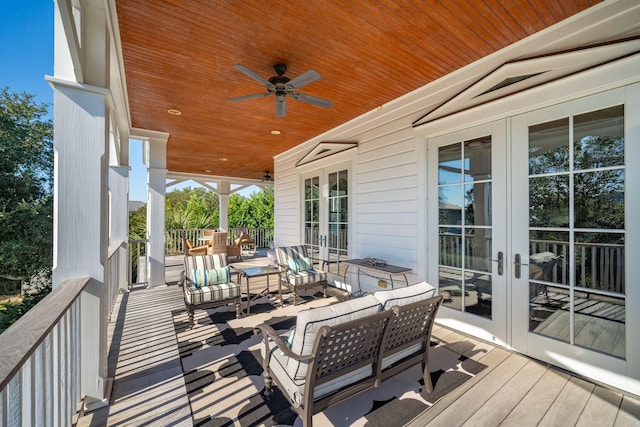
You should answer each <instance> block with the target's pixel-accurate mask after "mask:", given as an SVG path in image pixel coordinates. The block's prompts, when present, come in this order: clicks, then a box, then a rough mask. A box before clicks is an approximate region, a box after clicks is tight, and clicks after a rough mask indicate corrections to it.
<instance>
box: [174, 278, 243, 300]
mask: <svg viewBox="0 0 640 427" xmlns="http://www.w3.org/2000/svg"><path fill="white" fill-rule="evenodd" d="M241 294H242V290H241V289H240V285H239V284H238V283H233V282H229V283H222V284H220V285H210V286H203V287H201V288H193V287H191V286H185V287H184V299H185V301H186V302H187V304H190V305H197V304H203V303H207V302H212V301H224V300H228V299H232V298H236V297H240V295H241Z"/></svg>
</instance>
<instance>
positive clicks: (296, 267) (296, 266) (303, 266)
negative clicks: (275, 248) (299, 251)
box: [287, 257, 313, 273]
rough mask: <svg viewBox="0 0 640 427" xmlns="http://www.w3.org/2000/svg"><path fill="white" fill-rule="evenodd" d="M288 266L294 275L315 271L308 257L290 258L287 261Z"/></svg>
mask: <svg viewBox="0 0 640 427" xmlns="http://www.w3.org/2000/svg"><path fill="white" fill-rule="evenodd" d="M287 265H288V266H289V270H290V271H291V272H292V273H299V272H301V271H308V270H313V262H311V259H310V258H308V257H302V258H289V259H288V260H287Z"/></svg>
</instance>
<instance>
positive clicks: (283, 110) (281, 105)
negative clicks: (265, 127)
mask: <svg viewBox="0 0 640 427" xmlns="http://www.w3.org/2000/svg"><path fill="white" fill-rule="evenodd" d="M286 115H287V101H286V100H285V98H284V95H277V96H276V117H278V118H281V117H284V116H286Z"/></svg>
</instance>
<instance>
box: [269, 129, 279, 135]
mask: <svg viewBox="0 0 640 427" xmlns="http://www.w3.org/2000/svg"><path fill="white" fill-rule="evenodd" d="M281 133H282V132H280V131H279V130H272V131H271V135H280V134H281Z"/></svg>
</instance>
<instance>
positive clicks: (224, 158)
mask: <svg viewBox="0 0 640 427" xmlns="http://www.w3.org/2000/svg"><path fill="white" fill-rule="evenodd" d="M218 160H220V161H221V162H226V161H227V160H229V159H227V158H226V157H220V158H219V159H218Z"/></svg>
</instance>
